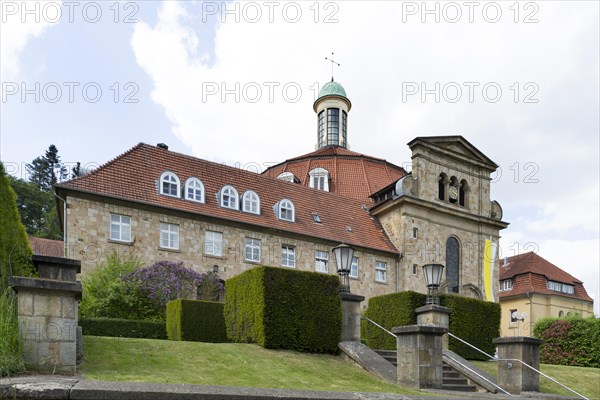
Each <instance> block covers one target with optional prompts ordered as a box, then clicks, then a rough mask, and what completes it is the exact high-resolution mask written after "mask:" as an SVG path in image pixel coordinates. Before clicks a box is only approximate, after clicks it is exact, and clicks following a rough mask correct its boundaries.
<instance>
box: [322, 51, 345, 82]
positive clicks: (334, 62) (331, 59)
mask: <svg viewBox="0 0 600 400" xmlns="http://www.w3.org/2000/svg"><path fill="white" fill-rule="evenodd" d="M325 59H326V60H329V61H331V82H333V66H334V64H337V66H338V67H339V66H340V65H342V64H340V63H339V62H337V61H335V60H334V59H333V51H332V52H331V58H329V57H325Z"/></svg>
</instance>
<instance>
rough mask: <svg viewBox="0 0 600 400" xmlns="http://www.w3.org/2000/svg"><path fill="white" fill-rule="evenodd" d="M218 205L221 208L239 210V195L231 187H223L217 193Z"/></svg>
mask: <svg viewBox="0 0 600 400" xmlns="http://www.w3.org/2000/svg"><path fill="white" fill-rule="evenodd" d="M219 203H220V204H221V207H223V208H231V209H232V210H239V195H238V192H237V190H235V189H234V188H233V187H232V186H223V188H222V189H221V190H220V191H219Z"/></svg>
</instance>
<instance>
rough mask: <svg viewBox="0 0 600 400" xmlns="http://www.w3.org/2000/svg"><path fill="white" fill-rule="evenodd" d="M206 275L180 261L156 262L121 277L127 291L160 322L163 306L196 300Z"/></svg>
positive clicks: (164, 307) (163, 313)
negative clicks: (171, 302) (150, 309)
mask: <svg viewBox="0 0 600 400" xmlns="http://www.w3.org/2000/svg"><path fill="white" fill-rule="evenodd" d="M205 278H206V274H202V273H199V272H196V271H194V270H193V269H191V268H186V267H184V266H183V262H177V263H176V262H172V261H159V262H157V263H154V264H152V265H150V266H147V267H144V268H139V269H137V270H135V271H134V272H132V273H130V274H128V275H127V276H125V278H124V281H125V283H126V284H127V285H128V286H129V288H130V290H132V291H134V292H135V293H136V295H137V296H138V297H139V298H140V299H143V300H144V301H145V302H146V304H147V305H148V306H149V307H150V308H152V309H154V311H155V317H157V318H161V319H164V317H165V310H166V307H167V303H168V302H169V301H171V300H176V299H182V298H183V299H196V298H197V296H198V287H199V286H200V285H201V284H202V283H203V281H204V280H205Z"/></svg>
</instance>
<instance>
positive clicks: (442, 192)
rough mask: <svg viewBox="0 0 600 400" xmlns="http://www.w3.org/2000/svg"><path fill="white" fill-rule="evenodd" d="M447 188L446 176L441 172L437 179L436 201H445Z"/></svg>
mask: <svg viewBox="0 0 600 400" xmlns="http://www.w3.org/2000/svg"><path fill="white" fill-rule="evenodd" d="M447 186H448V175H446V174H445V173H443V172H442V173H441V174H440V176H439V177H438V199H440V200H442V201H446V193H448V190H447Z"/></svg>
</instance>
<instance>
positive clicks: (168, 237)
mask: <svg viewBox="0 0 600 400" xmlns="http://www.w3.org/2000/svg"><path fill="white" fill-rule="evenodd" d="M160 247H161V248H163V249H172V250H179V225H177V224H169V223H168V222H161V223H160Z"/></svg>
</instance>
